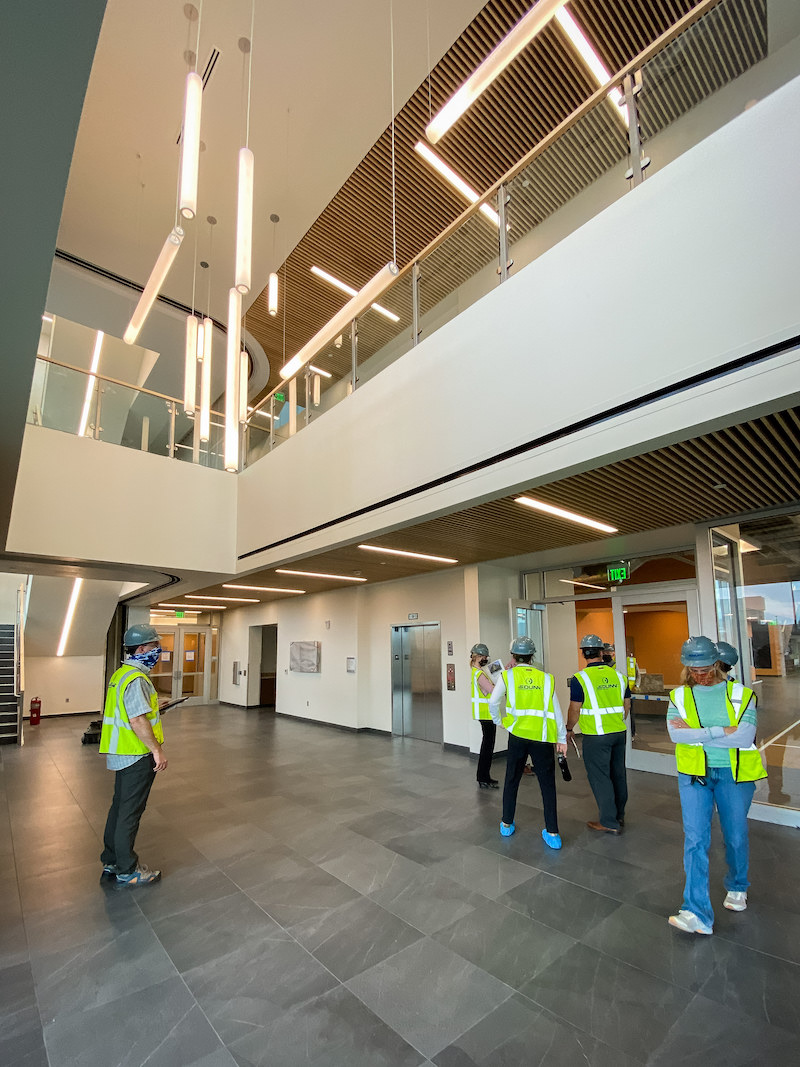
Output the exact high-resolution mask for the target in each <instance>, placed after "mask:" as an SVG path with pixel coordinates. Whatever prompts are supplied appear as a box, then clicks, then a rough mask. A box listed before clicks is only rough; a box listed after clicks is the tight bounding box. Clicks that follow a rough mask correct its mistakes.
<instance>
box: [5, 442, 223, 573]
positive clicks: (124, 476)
mask: <svg viewBox="0 0 800 1067" xmlns="http://www.w3.org/2000/svg"><path fill="white" fill-rule="evenodd" d="M132 515H133V516H134V517H136V516H138V521H132V518H131V516H132ZM235 521H236V477H235V476H234V475H230V474H226V473H225V472H224V471H217V470H209V469H208V468H205V467H199V466H196V465H194V464H191V463H180V462H178V461H177V460H174V459H168V458H166V457H163V456H153V455H150V454H149V453H147V452H138V451H135V450H133V449H129V448H120V447H118V446H116V445H111V444H105V443H103V442H102V441H94V440H91V439H89V438H84V437H73V436H72V435H71V434H67V433H60V432H59V431H58V430H48V429H45V428H44V427H41V426H27V427H26V428H25V439H24V442H23V446H22V456H21V459H20V466H19V472H18V477H17V488H16V492H15V494H14V505H13V509H12V513H11V525H10V530H9V537H8V544H7V546H6V547H7V549H8V551H9V552H20V553H23V554H25V555H41V556H50V557H53V558H56V559H76V560H100V561H103V562H108V563H120V564H124V565H127V566H129V567H130V568H133V567H134V566H145V567H152V568H155V569H157V570H161V571H169V572H173V573H178V574H180V573H182V572H185V571H189V570H194V571H200V572H212V573H220V572H221V573H226V574H229V573H232V572H233V571H234V570H235V566H236V564H235V557H234V542H235V536H234V525H235Z"/></svg>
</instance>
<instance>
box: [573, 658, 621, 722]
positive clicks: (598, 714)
mask: <svg viewBox="0 0 800 1067" xmlns="http://www.w3.org/2000/svg"><path fill="white" fill-rule="evenodd" d="M590 672H591V673H590ZM575 677H576V678H577V679H578V681H579V682H580V683H581V688H582V689H583V707H582V708H581V715H580V718H579V719H578V722H579V723H580V726H581V733H583V734H618V733H621V732H622V731H623V730H625V704H624V700H625V689H626V686H627V683H626V681H625V678H624V677H623V675H621V674H620V672H619V671H615V670H614V668H613V667H606V665H605V664H603V665H602V666H601V665H600V664H599V663H592V664H591V665H590V666H588V667H584V669H583V670H582V671H578V672H577V673H576V675H575Z"/></svg>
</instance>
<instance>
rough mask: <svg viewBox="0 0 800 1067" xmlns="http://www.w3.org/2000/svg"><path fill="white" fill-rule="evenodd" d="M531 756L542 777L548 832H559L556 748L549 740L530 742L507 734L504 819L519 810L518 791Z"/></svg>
mask: <svg viewBox="0 0 800 1067" xmlns="http://www.w3.org/2000/svg"><path fill="white" fill-rule="evenodd" d="M528 756H530V757H531V763H532V764H533V771H534V774H535V775H536V777H537V778H538V779H539V789H540V790H541V792H542V804H543V806H544V825H545V829H546V830H547V832H548V833H549V834H557V833H558V809H557V805H556V750H555V745H552V744H550V743H549V742H547V741H528V740H527V739H526V738H524V737H517V736H516V735H515V734H509V735H508V756H507V758H506V781H505V785H504V786H503V822H504V823H506V825H509V824H510V823H512V822H513V821H514V812H515V811H516V809H517V792H518V790H519V783H520V781H521V780H522V773H523V770H524V768H525V763H526V761H527V759H528Z"/></svg>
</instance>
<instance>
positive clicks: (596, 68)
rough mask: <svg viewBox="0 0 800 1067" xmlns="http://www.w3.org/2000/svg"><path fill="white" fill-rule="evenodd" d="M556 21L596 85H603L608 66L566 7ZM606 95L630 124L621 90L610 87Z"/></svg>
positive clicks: (622, 117) (607, 75)
mask: <svg viewBox="0 0 800 1067" xmlns="http://www.w3.org/2000/svg"><path fill="white" fill-rule="evenodd" d="M556 22H558V24H559V26H560V27H561V29H562V30H563V31H564V33H566V35H567V37H569V39H570V41H572V44H573V45H574V47H575V50H576V51H577V53H578V55H579V56H580V57H581V59H582V60H583V62H584V63H585V65H586V67H587V68H588V69H589V71H590V72H591V74H592V75H593V77H594V80H595V81H596V82H597V84H598V86H603V85H605V84H606V82H609V81H610V80H611V75H610V74H609V72H608V68H607V67H606V65H605V64H604V63H603V61H602V59H601V58H600V56H599V55H598V54H597V52H596V51H595V49H594V47H593V46H592V44H591V42H590V41H589V38H588V37H587V36H586V34H585V33H584V32H583V30H582V29H581V28H580V26H579V25H578V23H577V22H576V21H575V19H574V18H573V17H572V15H571V14H570V13H569V11H568V10H567V8H566V7H562V8H561V10H560V11H557V12H556ZM608 97H609V99H610V100H611V101H612V103H613V104H614V106H615V107H616V109H617V111H618V112H619V116H620V118H621V119H622V121H623V122H624V123H625V125H626V126H628V125H630V123H629V120H628V109H627V107H626V106H625V98H624V96H623V95H622V92H621V91H620V90H619V89H612V90H611V91H610V92H609V94H608Z"/></svg>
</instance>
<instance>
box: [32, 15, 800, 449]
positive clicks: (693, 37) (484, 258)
mask: <svg viewBox="0 0 800 1067" xmlns="http://www.w3.org/2000/svg"><path fill="white" fill-rule="evenodd" d="M798 39H800V5H798V4H796V2H795V0H772V2H771V3H767V0H702V2H701V3H698V4H696V5H695V6H694V7H693V8H692V9H691V10H690V11H689V12H688V13H687V14H686V15H684V16H683V17H682V18H681V19H680V20H678V21H677V22H676V23H675V25H674V26H672V27H671V28H670V29H669V30H668V31H667V32H666V33H664V34H663V35H662V36H661V37H660V38H658V39H657V40H656V41H655V42H653V44H651V45H650V46H649V47H648V48H646V49H645V50H644V51H643V52H641V53H640V54H639V55H638V56H636V57H635V58H634V59H633V60H632V61H631V62H630V63H628V64H627V65H626V66H625V67H624V68H622V69H621V70H619V71H618V72H617V73H616V74H614V75H613V76H612V77H611V78H610V79H609V81H608V82H607V83H606V84H605V85H603V86H601V87H599V88H598V89H597V91H596V92H595V93H594V94H593V95H592V96H591V97H589V99H587V100H586V101H585V102H584V103H583V104H581V105H580V107H578V108H577V109H576V110H575V111H573V112H572V114H570V115H568V116H567V117H566V118H565V119H564V120H563V121H562V122H561V123H560V124H559V125H558V126H557V127H555V129H553V130H552V131H551V132H550V133H548V134H546V136H544V137H543V138H542V139H541V140H540V141H539V142H538V143H537V144H536V145H535V146H534V147H533V148H532V149H531V150H530V151H529V152H528V153H527V154H526V155H525V156H524V157H523V158H522V159H520V160H519V161H518V163H517V164H516V165H515V166H514V167H512V168H511V169H510V170H509V171H508V172H507V173H506V174H505V175H504V176H503V177H502V178H501V179H500V180H499V181H497V182H496V183H495V184H494V185H493V186H492V187H491V188H490V189H488V190H486V192H485V193H484V195H483V196H482V197H480V199H479V200H478V201H477V202H476V203H475V204H473V205H471V206H470V207H469V208H468V209H467V210H466V211H464V212H463V214H462V215H461V216H460V217H459V218H457V219H456V220H455V221H454V222H453V223H451V225H450V226H449V227H448V228H447V229H446V230H445V231H444V232H443V233H442V234H440V235H439V236H438V237H437V238H436V239H435V240H434V241H432V242H431V243H430V244H429V245H428V247H427V248H425V249H423V250H422V251H421V252H420V253H419V255H417V256H416V257H415V258H414V260H413V261H412V262H410V263H408V264H407V265H405V266H404V267H403V269H402V270H401V271H400V273H399V275H398V276H397V277H396V278H395V279H394V280H393V281H392V283H391V285H389V286H388V287H387V288H386V289H385V290H384V291H383V292H382V293H381V294H380V296H379V297H378V298H377V299H376V302H375V303H374V304H372V306H371V307H370V308H368V309H367V310H366V311H365V312H363V313H362V314H360V315H359V316H358V318H357V319H356V320H354V321H353V322H352V323H351V324H350V325H349V327H347V328H346V329H345V330H343V332H342V333H341V334H340V335H339V336H338V337H337V338H336V339H335V341H334V342H333V343H332V344H328V345H326V346H325V347H321V348H320V350H319V351H318V352H316V353H315V354H314V356H313V358H312V359H311V360H310V361H309V363H308V364H307V365H306V366H305V367H304V368H302V369H301V370H300V371H299V372H298V373H297V374H296V375H295V377H293V378H292V379H289V380H287V381H284V382H282V383H281V384H280V385H279V386H277V387H276V388H275V389H273V390H272V392H271V393H269V394H268V395H267V396H265V397H263V398H261V399H259V400H258V401H257V403H255V404H254V406H253V407H251V408H249V413H248V417H247V420H246V422H245V423H244V424H243V425H242V427H241V431H242V434H243V448H242V449H240V452H241V454H242V455H243V456H244V463H245V464H246V465H251V464H252V463H254V462H256V461H257V460H258V459H260V458H261V457H263V456H264V455H266V454H267V453H269V452H271V451H272V450H273V449H275V448H276V447H278V446H279V445H281V444H282V443H283V442H284V441H286V440H288V439H289V438H290V437H292V436H293V435H294V434H296V433H298V432H300V431H301V430H303V429H304V428H306V427H307V426H308V425H310V424H311V423H312V422H315V421H316V420H317V419H318V418H320V417H321V416H322V415H323V414H324V413H325V412H326V411H327V410H328V409H330V408H332V407H334V406H335V405H337V404H339V403H341V402H342V401H344V400H346V398H347V397H348V396H350V395H351V394H352V393H353V392H354V391H355V390H357V389H358V388H359V387H361V386H363V385H364V384H365V383H367V382H368V381H369V380H370V379H371V378H373V377H375V376H376V375H377V374H379V373H380V372H381V371H382V370H384V369H385V368H386V367H387V366H389V365H390V364H391V363H393V362H394V361H395V360H397V359H398V358H400V357H401V356H404V355H407V354H408V353H409V352H410V351H411V350H412V349H413V348H414V347H415V346H416V345H417V344H418V343H419V341H420V340H423V339H426V338H428V337H430V336H432V335H433V334H434V333H435V332H436V331H437V330H438V329H439V328H440V327H442V326H443V325H444V324H445V323H447V322H448V321H449V320H451V319H452V318H454V317H455V316H457V315H459V314H460V313H461V312H462V311H463V310H465V309H466V308H467V307H469V306H470V305H472V304H474V303H475V302H476V301H477V300H479V299H480V298H481V297H482V296H484V295H486V294H487V293H489V292H490V291H491V290H492V289H493V288H494V287H496V286H497V285H499V284H503V283H504V282H505V281H506V280H507V278H508V277H509V276H510V275H511V274H513V273H515V272H517V271H519V270H520V269H521V268H523V267H524V266H526V265H527V264H528V263H530V262H532V261H533V260H535V259H536V258H537V257H539V256H540V255H542V254H543V253H544V252H545V251H547V250H548V249H549V248H551V247H553V246H554V245H555V244H557V243H558V242H559V241H561V240H563V239H564V238H565V237H566V236H568V235H569V234H570V233H573V232H574V231H575V230H577V229H578V228H579V227H580V226H582V225H583V224H584V223H585V222H586V221H587V220H588V219H590V218H592V217H593V216H595V215H597V214H598V213H599V212H601V211H602V210H604V209H605V208H606V207H608V206H609V205H610V204H612V203H613V202H614V201H615V200H617V199H619V198H620V197H622V196H624V195H625V194H626V193H627V192H628V191H629V190H630V189H632V188H635V187H636V186H638V185H639V184H640V183H641V182H642V181H643V180H646V178H647V176H648V175H649V174H651V173H653V172H654V171H655V170H658V169H660V168H662V167H664V166H665V165H667V164H668V163H669V162H671V161H672V160H674V159H676V158H678V157H679V156H680V155H681V154H683V153H684V152H686V151H687V150H688V149H690V148H691V147H693V146H694V145H695V144H697V143H698V142H699V141H700V140H702V139H703V138H705V137H707V136H708V135H709V134H710V133H712V132H714V130H716V129H719V128H720V127H721V126H723V125H724V124H725V123H727V122H728V121H730V120H731V119H732V118H734V117H735V116H736V115H737V114H739V113H740V112H741V111H742V110H743V108H745V107H747V106H749V104H750V103H751V102H752V101H753V100H755V99H758V98H759V97H760V96H764V95H766V94H767V93H769V92H771V91H773V90H774V89H775V88H777V87H778V86H780V85H782V84H784V83H785V82H787V81H789V80H790V79H791V78H793V77H795V76H796V74H797V62H796V55H797V42H798ZM378 305H380V306H379V307H378ZM75 329H76V330H78V331H80V330H85V328H83V327H77V326H76V327H75ZM43 336H44V334H43ZM62 336H63V331H62ZM80 343H81V346H82V349H85V348H86V346H87V345H88V344H89V339H87V338H82V339H80ZM75 346H77V340H76V341H75V345H74V346H73V347H75ZM89 350H90V349H89ZM45 353H46V354H47V355H48V356H49V357H53V356H54V355H55V356H58V353H54V352H53V351H50V350H48V349H47V347H46V346H45V347H44V348H42V346H40V356H41V357H42V358H40V359H39V361H38V362H37V376H36V379H35V381H34V389H33V393H32V397H31V408H30V411H29V421H31V422H36V423H38V424H40V425H44V426H51V427H53V428H56V429H60V430H65V431H67V432H70V433H81V434H82V435H84V436H89V437H94V438H96V439H97V440H101V441H107V442H108V441H111V442H114V443H117V444H121V445H124V446H125V447H128V448H137V449H143V450H145V451H149V452H154V453H157V454H160V455H167V456H173V457H176V458H178V459H181V460H184V461H190V462H195V463H202V464H204V465H206V466H210V467H217V468H219V467H221V466H222V457H221V452H222V421H223V419H222V416H221V415H220V414H219V413H216V412H215V413H214V416H213V418H212V427H211V434H210V440H209V441H208V442H200V441H199V440H198V436H197V433H196V427H195V422H194V420H193V419H190V418H188V417H187V416H186V415H185V413H184V411H183V406H182V404H181V402H180V401H179V400H177V399H176V398H171V397H168V396H163V395H160V394H158V393H154V392H149V391H148V390H145V389H140V388H136V387H134V386H133V385H125V384H124V383H122V382H120V381H116V380H114V379H113V378H111V377H102V376H100V375H96V376H95V377H94V379H93V381H92V384H91V386H89V385H88V384H87V380H88V378H89V377H90V375H89V372H88V371H87V370H85V369H84V370H81V369H80V368H77V367H75V366H74V362H75V360H74V359H70V358H69V357H67V358H66V359H64V358H63V357H60V361H57V360H56V359H53V358H49V359H45V358H44V355H45ZM154 355H155V354H154V353H147V352H146V351H145V350H140V354H139V357H138V358H139V360H140V364H141V371H140V373H139V377H140V380H142V381H144V380H145V379H146V377H147V373H148V371H149V368H150V366H152V363H150V364H148V363H147V360H148V358H151V357H154ZM104 359H105V356H104ZM87 365H88V364H87ZM111 365H112V367H113V366H114V364H113V362H112V364H111ZM120 365H122V363H121V364H120ZM124 365H125V366H126V367H128V366H129V358H127V362H126V363H125V364H124ZM104 368H105V369H106V373H107V374H108V366H107V365H106V364H104ZM111 373H112V374H113V370H112V371H111ZM128 373H130V371H129V370H126V371H125V374H128Z"/></svg>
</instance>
